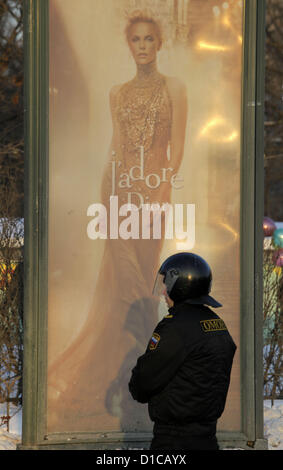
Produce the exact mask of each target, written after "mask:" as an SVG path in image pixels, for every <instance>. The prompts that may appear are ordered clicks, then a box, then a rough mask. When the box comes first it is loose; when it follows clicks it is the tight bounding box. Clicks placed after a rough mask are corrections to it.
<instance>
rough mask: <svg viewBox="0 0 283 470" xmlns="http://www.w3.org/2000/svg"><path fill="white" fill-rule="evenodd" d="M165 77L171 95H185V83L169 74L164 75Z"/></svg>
mask: <svg viewBox="0 0 283 470" xmlns="http://www.w3.org/2000/svg"><path fill="white" fill-rule="evenodd" d="M165 78H166V84H167V87H168V91H169V93H170V94H171V95H172V96H186V94H187V89H186V85H185V83H184V82H183V81H182V80H181V79H180V78H177V77H169V76H166V77H165Z"/></svg>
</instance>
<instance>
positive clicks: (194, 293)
mask: <svg viewBox="0 0 283 470" xmlns="http://www.w3.org/2000/svg"><path fill="white" fill-rule="evenodd" d="M211 282H212V273H211V269H210V267H209V265H208V264H207V262H206V261H205V260H204V259H203V258H201V257H200V256H198V255H196V254H194V253H177V254H175V255H172V256H170V257H169V258H167V259H166V260H165V261H164V263H162V265H161V267H160V269H159V271H158V275H157V277H156V281H155V285H154V289H153V294H154V295H161V294H162V293H163V292H164V288H165V286H166V290H167V293H168V295H169V297H170V298H171V299H172V300H173V301H174V302H175V303H178V302H183V301H185V300H188V301H190V303H193V304H203V305H210V306H211V307H215V308H217V307H222V305H221V304H220V303H219V302H217V301H216V300H215V299H213V297H211V296H210V295H208V294H209V292H210V289H211Z"/></svg>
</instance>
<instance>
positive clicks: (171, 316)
mask: <svg viewBox="0 0 283 470" xmlns="http://www.w3.org/2000/svg"><path fill="white" fill-rule="evenodd" d="M164 318H173V315H166V316H165V317H164Z"/></svg>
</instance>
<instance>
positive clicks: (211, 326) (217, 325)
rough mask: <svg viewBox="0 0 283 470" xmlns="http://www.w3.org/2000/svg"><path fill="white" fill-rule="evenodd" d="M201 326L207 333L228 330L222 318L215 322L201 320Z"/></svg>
mask: <svg viewBox="0 0 283 470" xmlns="http://www.w3.org/2000/svg"><path fill="white" fill-rule="evenodd" d="M200 324H201V327H202V329H203V331H205V332H209V331H224V330H227V328H226V325H225V323H224V321H223V320H221V318H216V319H215V320H201V321H200Z"/></svg>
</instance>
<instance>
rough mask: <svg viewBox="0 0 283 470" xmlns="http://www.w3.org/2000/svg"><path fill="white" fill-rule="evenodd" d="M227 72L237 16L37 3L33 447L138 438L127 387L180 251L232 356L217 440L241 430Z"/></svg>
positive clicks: (235, 161) (232, 69)
mask: <svg viewBox="0 0 283 470" xmlns="http://www.w3.org/2000/svg"><path fill="white" fill-rule="evenodd" d="M216 3H217V4H218V6H216ZM136 8H139V9H142V10H143V9H145V8H147V11H146V12H143V14H146V15H151V16H152V15H153V16H154V21H153V22H152V21H151V22H146V23H145V22H144V21H143V22H141V21H136V22H135V23H134V25H132V26H131V28H128V29H127V28H126V26H127V25H129V21H130V19H131V18H133V16H135V15H138V13H135V14H134V13H133V10H135V9H136ZM149 8H150V10H149ZM155 11H157V12H158V16H157V19H156V15H155ZM125 28H126V29H125ZM141 41H142V44H141ZM241 57H242V2H241V1H236V0H235V1H234V0H229V1H227V2H223V3H219V2H215V1H211V0H202V1H201V2H200V1H199V0H167V1H166V0H155V1H152V0H151V1H147V0H139V1H138V0H119V2H117V0H107V1H105V0H95V1H93V0H81V1H80V2H78V1H77V0H50V188H49V191H50V212H49V260H48V262H49V313H48V322H49V324H48V432H64V431H70V432H74V431H76V432H77V431H85V432H92V431H93V432H96V431H120V430H122V431H141V432H142V431H150V430H151V429H152V423H151V422H150V420H149V418H148V413H147V406H146V405H140V404H138V403H137V402H134V401H133V399H132V398H131V396H130V394H129V392H128V381H129V379H130V375H131V369H132V368H133V367H134V365H135V363H136V360H137V357H138V356H139V355H140V354H142V353H143V352H144V350H145V348H146V346H147V343H148V341H149V339H150V337H151V334H152V331H153V329H154V327H155V325H156V323H157V322H158V321H159V319H161V318H162V316H163V315H164V314H165V313H166V309H165V304H163V303H158V299H157V298H155V297H153V295H152V289H153V285H154V280H155V278H156V274H157V271H158V268H159V266H160V264H161V262H162V261H163V260H164V259H165V258H166V257H167V256H169V255H171V254H173V253H175V252H177V251H180V250H181V251H192V252H195V253H197V254H199V255H200V256H202V257H203V258H205V259H206V261H208V263H209V264H210V265H211V268H212V271H213V285H212V291H211V294H212V295H213V297H215V298H216V299H217V300H219V301H220V302H221V303H222V304H223V308H222V309H219V310H217V313H218V314H219V315H220V316H221V317H222V318H223V319H224V321H225V323H226V324H227V326H228V328H229V330H230V332H231V334H232V336H233V338H234V341H235V342H236V344H237V345H238V350H237V353H236V357H235V361H234V366H233V372H232V378H231V386H230V391H229V395H228V399H227V404H226V409H225V412H224V414H223V416H222V418H221V420H220V423H219V425H218V429H220V430H240V427H241V423H240V416H241V406H240V367H239V359H240V348H239V342H240V338H239V330H240V315H239V312H240V310H239V309H240V305H239V295H240V278H239V276H240V272H239V269H240V266H239V221H240V119H241V67H242V64H241ZM149 203H150V204H152V203H158V204H159V205H160V210H159V211H156V212H154V214H152V215H151V214H150V213H149V211H147V209H148V207H146V204H149ZM127 204H131V206H127ZM163 204H167V205H165V206H163ZM165 209H166V210H165ZM155 217H156V219H155Z"/></svg>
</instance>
